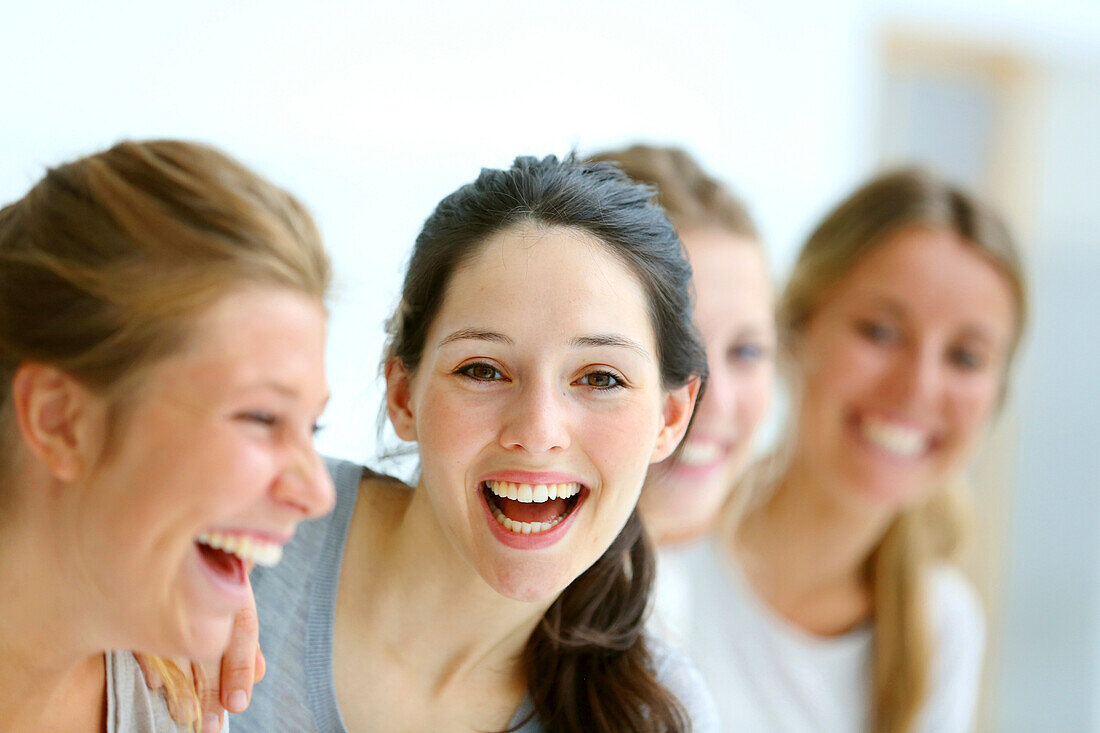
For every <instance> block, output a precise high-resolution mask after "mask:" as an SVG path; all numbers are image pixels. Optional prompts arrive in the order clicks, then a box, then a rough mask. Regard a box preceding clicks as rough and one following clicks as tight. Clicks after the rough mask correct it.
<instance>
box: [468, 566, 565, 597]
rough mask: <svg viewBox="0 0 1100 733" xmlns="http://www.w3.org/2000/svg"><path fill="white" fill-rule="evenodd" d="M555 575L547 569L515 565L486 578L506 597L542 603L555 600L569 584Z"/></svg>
mask: <svg viewBox="0 0 1100 733" xmlns="http://www.w3.org/2000/svg"><path fill="white" fill-rule="evenodd" d="M554 575H555V574H554V573H552V572H547V571H546V570H545V569H544V570H539V569H537V568H526V569H525V568H518V567H515V566H514V565H513V566H510V567H507V568H504V569H502V570H501V571H500V572H498V573H495V574H494V576H493V579H492V580H490V579H489V578H488V577H486V578H485V579H486V581H487V582H488V583H489V585H490V586H492V588H493V590H495V591H496V592H497V593H499V594H500V595H502V596H504V597H505V598H511V599H512V600H513V601H520V602H521V603H541V602H545V601H547V600H550V601H553V600H554V599H556V598H557V597H558V596H559V595H560V594H561V592H562V591H564V590H565V588H566V587H567V586H568V585H569V583H568V582H564V581H562V580H559V579H557V578H555V577H554ZM483 577H484V576H483Z"/></svg>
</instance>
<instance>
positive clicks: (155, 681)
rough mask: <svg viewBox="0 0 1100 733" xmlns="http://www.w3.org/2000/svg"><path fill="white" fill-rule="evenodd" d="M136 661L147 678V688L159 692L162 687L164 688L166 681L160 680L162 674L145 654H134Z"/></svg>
mask: <svg viewBox="0 0 1100 733" xmlns="http://www.w3.org/2000/svg"><path fill="white" fill-rule="evenodd" d="M134 659H136V660H137V663H138V667H140V668H141V674H142V676H143V677H145V686H146V687H148V688H149V689H150V690H159V689H160V688H161V687H164V680H162V679H161V678H160V673H159V672H157V671H156V670H155V669H153V667H152V665H150V664H149V659H148V657H146V656H145V655H144V654H138V653H137V652H134Z"/></svg>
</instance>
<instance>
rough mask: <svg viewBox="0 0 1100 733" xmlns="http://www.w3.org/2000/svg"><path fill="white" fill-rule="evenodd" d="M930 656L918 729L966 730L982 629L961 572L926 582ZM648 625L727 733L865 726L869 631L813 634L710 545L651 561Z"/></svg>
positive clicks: (943, 571) (846, 732) (939, 571)
mask: <svg viewBox="0 0 1100 733" xmlns="http://www.w3.org/2000/svg"><path fill="white" fill-rule="evenodd" d="M929 602H930V604H931V612H932V613H931V618H932V620H933V625H934V637H933V638H934V655H935V656H934V659H933V671H932V684H931V692H930V695H929V699H928V701H927V703H926V704H925V709H924V711H923V713H922V716H921V718H920V720H919V722H918V726H917V729H916V730H917V731H919V732H920V733H962V732H963V731H969V730H971V728H972V726H973V714H974V707H975V703H976V700H977V694H978V682H979V678H980V676H981V663H982V649H983V646H984V639H985V625H984V621H983V616H982V612H981V608H980V606H979V604H978V600H977V595H976V594H975V592H974V589H973V588H972V587H971V585H970V583H969V581H967V580H966V578H964V577H963V575H962V573H961V572H959V571H958V570H957V569H955V568H953V567H950V566H946V565H944V566H937V567H936V568H935V569H934V570H933V572H932V573H931V575H930V577H929ZM653 624H654V629H655V631H656V632H657V633H661V634H665V635H667V636H668V637H669V638H670V639H671V640H672V641H673V643H675V644H677V645H678V646H680V647H681V648H682V649H685V650H686V651H687V652H688V653H689V654H690V655H691V656H692V657H693V659H694V661H695V663H696V665H697V666H698V667H699V670H700V671H701V672H702V673H703V677H704V678H705V679H706V681H707V683H708V684H709V686H710V689H711V691H712V692H713V693H714V697H715V698H716V699H717V702H718V708H719V714H720V717H721V721H722V729H723V730H725V731H753V732H756V731H760V732H770V731H777V732H781V733H798V732H800V731H806V732H807V733H831V732H832V731H836V732H837V733H852V732H854V731H865V730H868V729H869V709H870V679H871V641H872V637H873V632H872V629H871V627H870V626H865V627H861V628H859V629H856V630H854V631H851V632H849V633H847V634H843V635H841V636H835V637H819V636H814V635H812V634H810V633H808V632H806V631H804V630H802V629H800V628H798V627H797V626H795V625H794V624H792V623H790V622H788V621H787V620H786V619H784V618H782V617H781V616H779V615H778V614H777V613H775V612H774V611H772V609H771V608H770V607H768V606H767V605H766V604H765V603H764V601H763V600H762V599H761V598H760V597H759V596H757V595H756V593H755V591H754V590H753V589H752V588H751V586H750V585H749V583H748V581H747V580H746V579H745V577H744V576H743V575H742V574H741V572H740V570H739V569H738V568H737V566H736V564H735V563H734V562H733V558H732V557H729V556H728V555H726V554H725V553H724V552H722V551H721V549H720V548H719V546H718V545H717V543H716V542H715V541H713V540H711V539H707V540H704V541H702V542H698V543H695V544H692V545H688V546H686V547H680V548H675V549H673V550H669V551H664V552H662V553H661V555H660V558H659V572H658V576H657V597H656V612H655V618H654V622H653Z"/></svg>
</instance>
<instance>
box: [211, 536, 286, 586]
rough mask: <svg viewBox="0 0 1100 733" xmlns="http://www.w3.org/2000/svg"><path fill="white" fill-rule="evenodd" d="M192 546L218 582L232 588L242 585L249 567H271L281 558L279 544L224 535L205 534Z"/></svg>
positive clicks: (281, 553) (252, 538)
mask: <svg viewBox="0 0 1100 733" xmlns="http://www.w3.org/2000/svg"><path fill="white" fill-rule="evenodd" d="M195 546H196V547H198V549H199V557H201V558H202V561H203V563H205V565H206V567H207V568H209V569H210V570H211V571H213V573H214V574H215V575H216V576H217V577H218V578H221V579H222V580H225V581H226V582H228V583H233V584H243V583H244V582H245V567H246V565H247V564H248V563H255V564H256V565H264V566H266V567H272V566H274V565H277V564H278V563H279V560H281V559H282V556H283V547H282V545H280V544H277V543H274V542H265V541H263V540H260V539H257V538H255V537H251V536H248V535H241V534H230V533H226V532H204V533H202V534H201V535H199V536H198V538H197V539H196V540H195Z"/></svg>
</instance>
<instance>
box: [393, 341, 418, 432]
mask: <svg viewBox="0 0 1100 733" xmlns="http://www.w3.org/2000/svg"><path fill="white" fill-rule="evenodd" d="M386 413H387V414H388V415H389V417H390V424H392V425H393V430H394V432H395V433H397V437H398V438H401V440H407V441H409V442H414V441H415V440H416V417H415V415H414V414H413V405H412V375H411V374H409V370H408V369H406V368H405V365H404V364H403V363H401V360H400V359H398V358H396V357H390V358H389V359H386Z"/></svg>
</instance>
